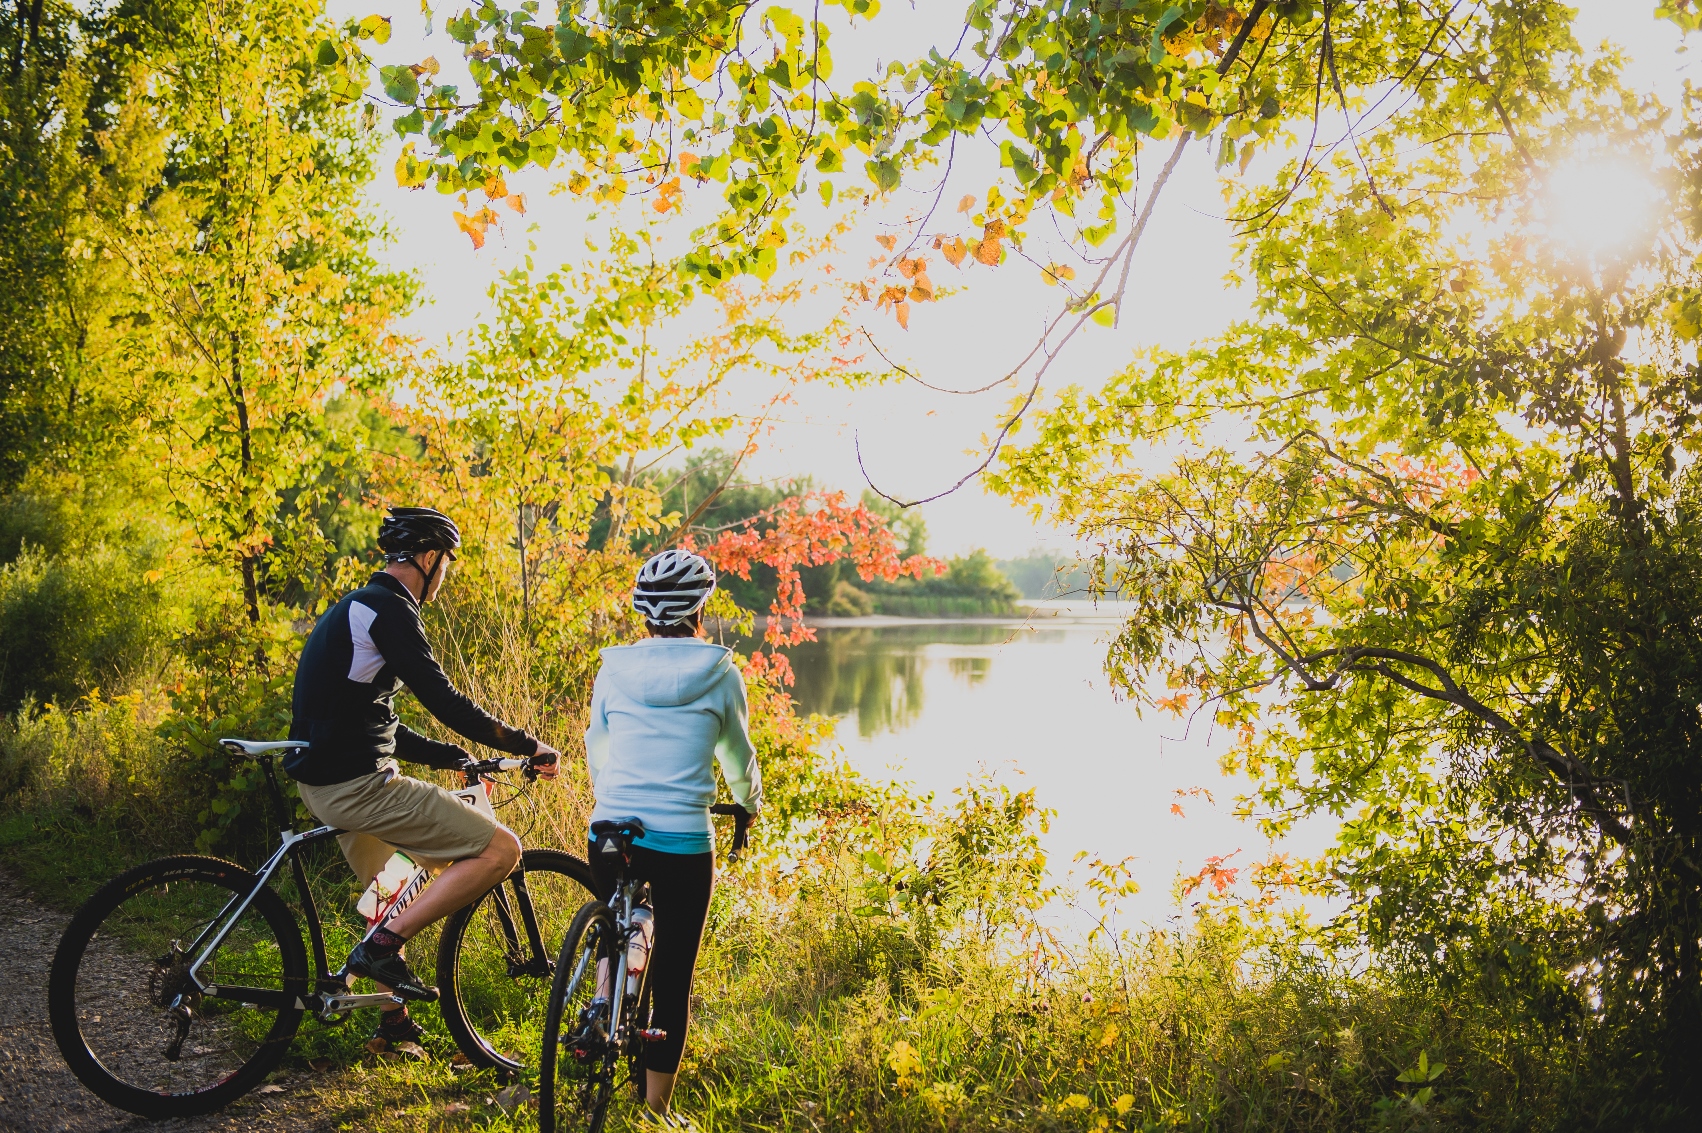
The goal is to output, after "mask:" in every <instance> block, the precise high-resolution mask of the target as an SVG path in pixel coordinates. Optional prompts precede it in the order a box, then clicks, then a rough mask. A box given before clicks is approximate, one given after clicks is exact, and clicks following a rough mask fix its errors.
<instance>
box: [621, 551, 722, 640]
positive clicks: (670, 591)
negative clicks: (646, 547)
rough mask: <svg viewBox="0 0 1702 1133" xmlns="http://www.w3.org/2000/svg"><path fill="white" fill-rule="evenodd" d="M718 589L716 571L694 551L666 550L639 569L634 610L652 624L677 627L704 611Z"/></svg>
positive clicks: (633, 599) (633, 602)
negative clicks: (704, 607)
mask: <svg viewBox="0 0 1702 1133" xmlns="http://www.w3.org/2000/svg"><path fill="white" fill-rule="evenodd" d="M714 590H715V568H714V567H712V566H710V565H709V560H707V559H705V558H704V557H703V556H702V555H694V554H692V553H691V552H690V551H679V550H674V551H663V552H662V553H661V554H659V555H653V556H652V557H651V559H650V561H649V562H647V563H645V564H644V565H643V566H642V567H640V568H639V569H638V582H637V584H636V585H635V586H633V588H632V608H633V609H635V610H637V611H638V612H639V613H641V614H643V615H644V620H645V621H647V622H649V623H650V624H652V625H659V626H677V625H679V624H680V623H681V622H683V621H685V620H686V619H688V618H690V617H691V616H692V615H693V614H695V613H697V612H698V611H699V610H701V609H703V604H704V603H705V602H707V601H709V595H710V594H711V593H713V592H714Z"/></svg>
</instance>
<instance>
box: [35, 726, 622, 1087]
mask: <svg viewBox="0 0 1702 1133" xmlns="http://www.w3.org/2000/svg"><path fill="white" fill-rule="evenodd" d="M219 742H220V743H221V744H222V745H223V746H224V747H225V748H226V749H227V750H229V751H231V752H233V753H235V754H238V755H241V756H246V757H248V758H251V759H254V760H256V761H257V762H258V763H259V764H260V766H261V767H262V768H263V769H264V772H265V779H266V784H267V787H268V789H269V792H270V795H271V802H272V806H273V810H274V814H275V817H276V820H277V822H278V826H279V828H280V833H281V839H282V844H281V845H280V846H279V847H278V849H277V850H276V852H274V853H273V854H272V856H271V857H269V858H268V859H267V860H266V862H265V864H264V865H262V866H261V867H260V869H259V870H258V871H256V872H250V871H249V870H246V869H244V868H243V867H241V866H239V865H235V864H233V863H231V862H227V861H222V860H220V859H218V858H213V857H205V856H201V855H192V854H184V855H178V856H174V857H168V858H161V859H159V860H157V861H152V862H148V863H146V864H143V865H139V866H137V867H136V868H134V869H132V870H129V871H128V872H126V873H124V874H121V875H120V876H118V877H116V878H114V879H113V880H112V881H110V882H108V883H107V884H106V885H105V886H104V887H102V888H101V890H100V891H99V892H97V893H96V894H95V895H94V896H93V897H91V898H89V900H88V902H87V903H86V904H84V906H83V907H82V909H81V910H79V911H78V913H77V915H76V916H75V917H73V918H72V920H71V923H70V925H69V926H67V928H66V929H65V934H64V936H63V937H61V938H60V941H59V947H58V950H57V951H56V952H55V954H54V958H53V967H52V970H51V972H50V974H49V977H48V1014H49V1019H50V1021H51V1023H52V1027H53V1035H54V1039H55V1040H56V1041H57V1043H58V1044H59V1049H60V1051H61V1053H62V1054H63V1055H64V1056H65V1061H66V1063H67V1064H68V1065H69V1066H70V1068H71V1070H72V1072H73V1073H75V1074H76V1076H77V1078H78V1079H79V1080H80V1081H81V1082H82V1083H83V1084H84V1085H85V1086H87V1087H88V1088H89V1089H90V1090H92V1091H93V1092H94V1093H95V1094H97V1095H99V1096H100V1097H101V1098H103V1099H105V1100H106V1101H108V1102H110V1103H112V1104H113V1105H115V1106H117V1107H118V1108H120V1109H124V1110H128V1111H129V1112H131V1113H135V1114H139V1115H141V1116H143V1117H149V1118H168V1117H187V1116H192V1115H196V1114H202V1113H210V1112H212V1111H214V1110H217V1109H221V1108H223V1107H224V1106H226V1105H229V1104H230V1103H231V1102H233V1101H235V1100H236V1099H237V1098H239V1097H241V1096H243V1095H244V1094H246V1093H248V1092H249V1091H250V1090H252V1089H254V1088H255V1087H257V1086H259V1085H260V1084H261V1082H263V1081H264V1080H265V1078H266V1076H267V1074H269V1073H270V1072H271V1071H272V1070H273V1069H274V1068H275V1067H276V1066H277V1065H278V1063H279V1062H280V1061H281V1060H282V1059H283V1057H284V1055H285V1053H286V1052H287V1051H288V1049H289V1045H290V1041H291V1039H292V1038H293V1037H294V1036H295V1033H296V1031H297V1029H298V1028H299V1027H300V1026H301V1023H302V1020H303V1018H304V1017H305V1016H307V1015H309V1014H311V1015H314V1016H317V1017H318V1018H319V1019H320V1020H322V1021H323V1022H326V1023H333V1024H334V1023H341V1022H344V1021H346V1020H347V1019H348V1018H349V1015H350V1013H351V1012H353V1011H356V1010H359V1009H361V1008H365V1007H386V1006H390V1005H392V1004H393V1003H400V1002H401V1000H400V999H398V998H396V997H394V996H391V995H387V994H383V993H374V994H361V995H357V994H352V993H351V991H350V988H351V986H352V985H353V977H350V976H346V975H345V974H344V973H343V972H341V971H337V972H333V971H331V970H330V967H329V965H328V964H327V962H326V944H325V925H324V924H323V923H322V922H321V919H320V916H319V910H318V908H317V906H316V904H315V902H314V897H313V891H312V888H311V887H310V885H309V882H308V874H307V869H306V866H305V864H304V862H303V855H304V852H305V851H307V850H308V848H309V847H311V846H314V845H316V844H318V843H322V842H325V841H326V840H328V839H332V838H335V837H336V836H337V835H338V834H340V833H342V831H340V830H337V829H335V828H334V827H330V826H319V827H315V828H314V829H312V830H307V831H303V832H297V831H296V830H295V829H294V824H293V822H291V820H290V818H289V814H290V811H289V809H288V808H287V807H286V804H285V801H284V794H283V791H282V790H281V789H280V788H279V786H278V779H277V774H276V771H275V769H274V767H273V756H274V755H275V754H277V753H279V752H284V751H291V750H295V749H300V748H305V747H306V746H307V744H305V743H303V742H298V741H287V740H286V741H275V742H274V741H253V740H238V739H224V740H220V741H219ZM509 771H522V772H524V773H525V774H526V776H527V777H528V778H531V777H534V776H535V775H536V771H535V769H534V768H533V767H532V764H531V761H530V760H528V759H486V760H481V761H478V762H474V763H470V764H468V765H467V766H466V767H465V768H464V769H463V781H464V784H465V786H464V787H463V788H462V789H461V790H459V791H457V792H455V793H456V795H457V796H458V797H460V798H461V799H462V801H464V802H466V803H467V804H468V805H477V804H478V803H479V802H480V801H481V799H483V800H485V802H486V805H488V797H489V794H490V791H491V786H492V784H493V782H495V776H496V775H497V774H499V773H502V772H509ZM286 862H288V864H289V867H290V871H291V877H292V879H293V881H294V888H295V893H296V897H297V901H298V903H299V905H300V908H301V915H302V917H303V918H304V919H305V920H306V922H307V939H308V945H309V946H310V947H311V949H312V954H313V969H312V974H311V977H310V974H309V969H308V955H307V949H306V948H304V947H303V943H302V933H301V926H300V924H299V923H298V921H297V919H296V916H295V913H294V912H293V911H292V910H291V908H290V905H289V903H288V902H286V901H285V899H284V898H283V896H281V895H280V894H279V892H278V890H277V889H275V888H274V887H273V882H274V881H281V880H282V878H281V876H280V873H281V871H282V870H283V869H284V865H285V863H286ZM590 890H591V870H590V867H589V866H588V865H586V863H585V862H584V861H582V860H581V859H579V858H576V857H574V856H573V855H571V854H566V853H563V852H561V851H559V850H542V849H528V850H526V851H525V852H524V854H523V855H522V858H521V863H520V865H519V866H518V867H517V868H516V869H515V871H514V873H513V874H511V875H510V876H509V877H508V879H507V881H506V882H505V883H504V884H503V885H499V886H497V887H496V888H494V889H492V890H491V891H490V892H489V893H487V894H485V896H484V897H482V898H480V899H479V900H478V901H476V902H474V903H473V904H471V905H469V906H467V907H465V908H463V909H461V910H460V911H458V912H456V913H455V914H453V915H452V916H451V917H449V918H447V919H446V920H445V921H444V922H443V926H442V929H441V931H440V934H439V942H438V950H437V979H438V985H439V989H440V992H441V999H440V1001H439V1004H438V1006H439V1010H440V1012H441V1014H442V1018H443V1021H444V1023H445V1024H446V1025H447V1027H448V1029H449V1031H450V1033H451V1034H452V1035H453V1036H454V1037H455V1041H456V1045H457V1046H459V1047H460V1048H461V1051H462V1053H463V1054H465V1055H466V1056H467V1058H468V1059H469V1060H470V1061H472V1062H473V1063H474V1064H475V1065H478V1066H485V1067H493V1068H495V1069H497V1070H498V1071H499V1072H504V1073H513V1072H515V1071H518V1070H519V1069H521V1067H522V1065H523V1059H522V1053H523V1051H524V1047H523V1045H522V1044H523V1043H525V1042H526V1041H527V1040H528V1039H529V1038H530V1036H534V1035H536V1033H537V1025H538V1018H539V1016H541V1015H542V1013H543V1010H544V1008H545V1006H546V1003H547V996H546V994H545V993H546V991H547V989H548V987H549V986H550V984H549V981H550V979H551V977H552V975H553V972H554V967H555V960H554V957H555V954H556V951H557V950H558V949H559V947H560V942H561V941H562V940H563V939H564V936H563V932H564V927H565V921H566V919H567V916H568V913H567V911H568V910H570V909H574V908H576V907H577V906H578V904H579V903H580V902H581V901H583V899H584V896H585V894H586V893H587V892H589V891H590ZM401 907H402V902H401V901H400V900H398V902H397V904H395V905H393V906H392V907H391V908H390V909H389V910H388V913H387V915H390V916H393V915H394V914H395V913H397V912H400V911H401ZM380 923H382V922H380ZM334 927H336V928H338V929H339V932H340V933H342V934H343V935H349V936H350V939H349V941H348V943H349V944H351V945H352V944H353V935H354V934H350V933H346V932H343V930H342V926H334Z"/></svg>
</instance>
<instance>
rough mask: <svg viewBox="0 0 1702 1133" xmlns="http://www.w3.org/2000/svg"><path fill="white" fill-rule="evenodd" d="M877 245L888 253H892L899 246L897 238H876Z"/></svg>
mask: <svg viewBox="0 0 1702 1133" xmlns="http://www.w3.org/2000/svg"><path fill="white" fill-rule="evenodd" d="M875 243H877V244H879V245H880V246H881V247H883V248H885V249H886V250H887V251H889V252H890V251H892V250H893V249H894V248H895V247H897V246H898V237H896V236H876V237H875Z"/></svg>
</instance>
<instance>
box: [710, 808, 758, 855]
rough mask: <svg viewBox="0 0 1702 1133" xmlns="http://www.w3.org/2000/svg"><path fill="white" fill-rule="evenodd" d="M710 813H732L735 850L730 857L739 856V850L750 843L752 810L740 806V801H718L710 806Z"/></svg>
mask: <svg viewBox="0 0 1702 1133" xmlns="http://www.w3.org/2000/svg"><path fill="white" fill-rule="evenodd" d="M709 813H710V814H724V815H730V816H731V817H732V819H733V851H732V853H731V854H730V855H729V857H732V858H736V857H738V856H739V851H741V850H743V849H744V848H745V847H746V846H748V845H749V844H750V839H749V838H748V837H746V834H747V832H748V831H749V830H750V828H751V812H750V811H748V810H746V809H745V808H744V807H742V806H740V805H739V804H738V803H716V804H715V805H714V806H712V807H710V808H709Z"/></svg>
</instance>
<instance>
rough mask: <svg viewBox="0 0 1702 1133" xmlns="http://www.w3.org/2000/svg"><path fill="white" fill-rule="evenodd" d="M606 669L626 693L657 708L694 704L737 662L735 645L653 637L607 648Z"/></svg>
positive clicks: (604, 666)
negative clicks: (734, 660) (727, 646)
mask: <svg viewBox="0 0 1702 1133" xmlns="http://www.w3.org/2000/svg"><path fill="white" fill-rule="evenodd" d="M602 655H603V669H602V673H601V674H600V675H601V676H602V677H603V678H604V679H607V680H609V681H611V682H613V684H614V686H615V687H616V688H617V689H619V690H620V691H621V693H622V694H624V695H625V696H627V697H629V698H631V699H633V700H636V701H638V702H639V703H640V704H648V705H651V706H653V707H656V708H670V707H674V706H676V705H681V704H690V703H691V702H692V701H694V700H696V699H697V698H698V697H700V696H702V695H703V694H704V693H706V692H708V691H709V690H710V689H712V688H714V687H715V684H716V682H717V681H719V680H720V679H721V678H722V677H723V676H724V675H726V673H727V672H728V670H730V669H731V668H732V667H733V651H732V650H731V649H728V648H726V647H724V646H720V645H716V644H714V643H713V642H708V641H699V640H697V639H695V638H689V637H685V638H682V637H652V638H647V639H646V640H644V641H640V642H638V643H636V644H634V645H611V646H609V647H608V648H607V649H605V650H603V651H602Z"/></svg>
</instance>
